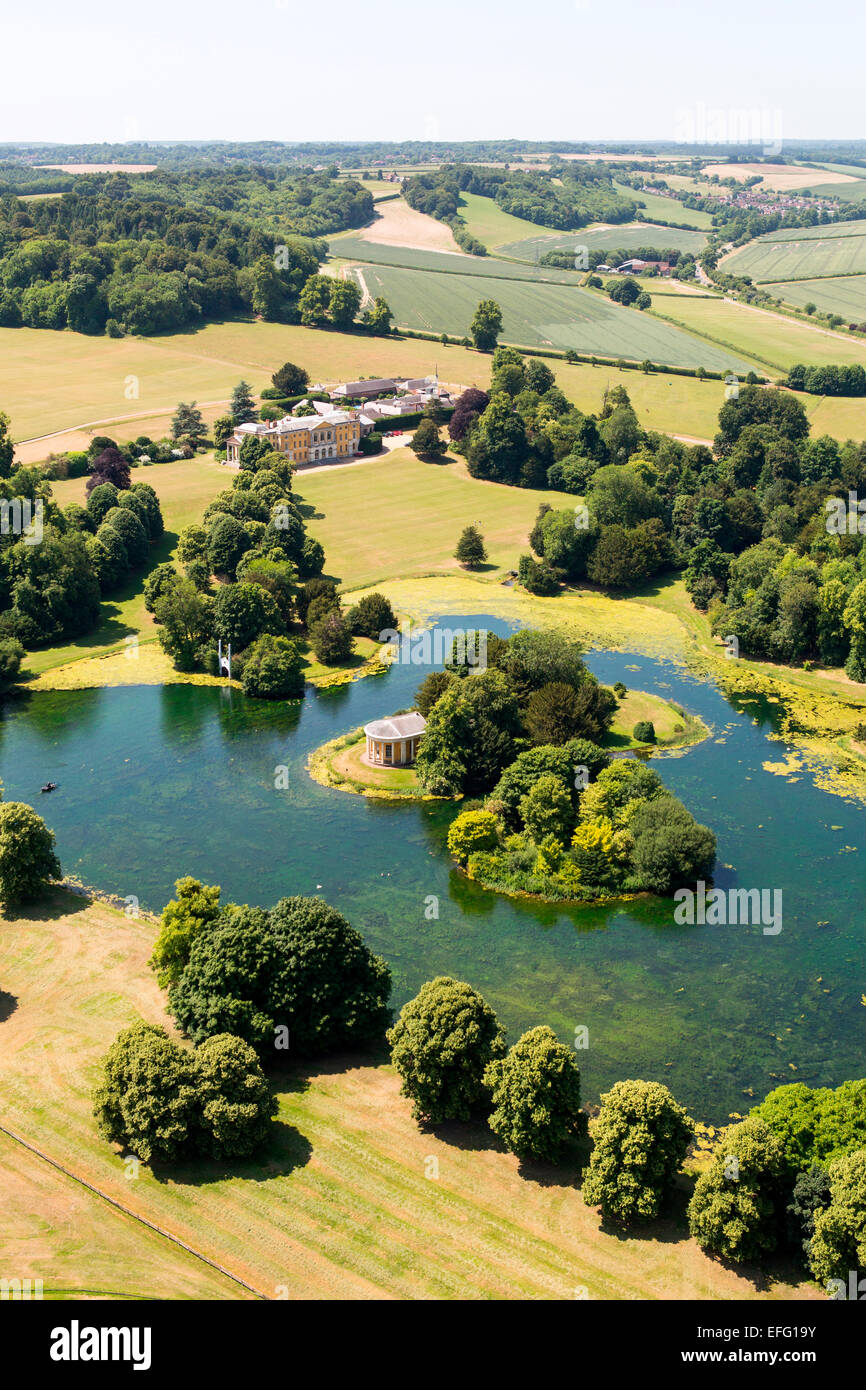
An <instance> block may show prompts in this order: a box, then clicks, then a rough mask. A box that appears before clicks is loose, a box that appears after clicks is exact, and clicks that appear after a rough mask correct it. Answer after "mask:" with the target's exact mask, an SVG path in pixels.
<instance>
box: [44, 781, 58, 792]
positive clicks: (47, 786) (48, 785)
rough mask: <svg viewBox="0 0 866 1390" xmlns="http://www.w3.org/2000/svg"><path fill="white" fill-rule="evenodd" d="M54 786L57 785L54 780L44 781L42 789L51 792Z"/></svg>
mask: <svg viewBox="0 0 866 1390" xmlns="http://www.w3.org/2000/svg"><path fill="white" fill-rule="evenodd" d="M56 786H57V783H56V782H46V783H45V786H44V787H43V788H42V791H44V792H53V791H54V789H55V787H56Z"/></svg>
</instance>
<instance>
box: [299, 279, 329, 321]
mask: <svg viewBox="0 0 866 1390" xmlns="http://www.w3.org/2000/svg"><path fill="white" fill-rule="evenodd" d="M331 281H332V277H331V276H330V275H311V276H310V278H309V279H308V280H307V282H306V284H305V285H304V288H303V289H302V290H301V294H300V297H299V299H298V309H299V310H300V314H301V323H303V324H306V325H307V327H308V328H320V327H321V326H322V325H323V324H325V323H327V322H328V311H329V309H330V307H331Z"/></svg>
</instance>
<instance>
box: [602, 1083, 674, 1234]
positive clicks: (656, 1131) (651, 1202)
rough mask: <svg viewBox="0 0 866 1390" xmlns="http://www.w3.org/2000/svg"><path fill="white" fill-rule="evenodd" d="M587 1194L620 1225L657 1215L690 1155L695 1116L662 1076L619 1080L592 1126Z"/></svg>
mask: <svg viewBox="0 0 866 1390" xmlns="http://www.w3.org/2000/svg"><path fill="white" fill-rule="evenodd" d="M591 1130H592V1138H593V1150H592V1158H591V1159H590V1163H589V1168H588V1170H587V1174H586V1177H585V1179H584V1183H583V1199H584V1201H585V1202H587V1203H588V1204H589V1205H590V1206H600V1207H601V1211H602V1215H603V1217H604V1219H605V1220H606V1221H611V1222H613V1223H615V1224H616V1225H618V1226H631V1225H632V1224H633V1223H635V1222H640V1221H653V1220H654V1219H655V1218H656V1217H657V1216H658V1214H659V1211H660V1209H661V1205H662V1202H663V1201H664V1198H665V1196H666V1195H667V1193H668V1192H669V1191H670V1189H671V1187H672V1186H673V1182H674V1178H675V1177H676V1175H677V1172H678V1171H679V1168H680V1165H681V1164H682V1162H683V1159H684V1158H685V1156H686V1150H687V1148H688V1146H689V1144H690V1142H691V1140H692V1138H693V1136H694V1121H693V1120H691V1119H690V1118H689V1116H688V1115H687V1114H686V1111H685V1110H684V1109H683V1107H682V1106H681V1105H679V1104H678V1103H677V1102H676V1101H675V1100H674V1098H673V1096H672V1095H671V1093H670V1091H669V1090H668V1088H667V1086H662V1085H661V1084H660V1082H658V1081H618V1082H617V1083H616V1085H615V1086H612V1087H611V1089H610V1090H609V1091H608V1092H607V1094H606V1095H603V1096H602V1097H601V1112H600V1114H599V1116H598V1119H597V1120H596V1121H595V1123H594V1124H593V1125H592V1126H591Z"/></svg>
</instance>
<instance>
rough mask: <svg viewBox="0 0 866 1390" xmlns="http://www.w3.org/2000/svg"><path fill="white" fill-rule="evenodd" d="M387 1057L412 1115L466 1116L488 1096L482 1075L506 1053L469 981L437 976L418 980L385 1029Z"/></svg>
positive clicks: (430, 1118) (428, 1119) (435, 1118)
mask: <svg viewBox="0 0 866 1390" xmlns="http://www.w3.org/2000/svg"><path fill="white" fill-rule="evenodd" d="M388 1042H389V1043H390V1044H391V1061H392V1062H393V1064H394V1066H395V1067H396V1069H397V1071H398V1073H399V1075H400V1077H401V1079H402V1082H403V1085H402V1088H401V1094H402V1095H404V1096H406V1097H407V1098H408V1099H409V1100H410V1101H411V1102H412V1114H413V1115H414V1117H415V1119H416V1120H421V1121H423V1122H425V1123H428V1124H440V1123H442V1122H443V1121H444V1120H468V1119H469V1118H470V1117H471V1115H472V1111H473V1110H474V1109H475V1108H476V1107H477V1106H479V1105H480V1104H482V1102H484V1101H485V1100H486V1099H487V1091H486V1088H485V1085H484V1074H485V1072H486V1070H487V1067H488V1066H489V1065H490V1063H491V1062H493V1061H495V1060H496V1059H497V1058H498V1057H501V1056H502V1055H503V1054H504V1052H505V1041H504V1032H503V1029H502V1028H501V1027H500V1026H499V1024H498V1022H497V1019H496V1015H495V1013H494V1012H493V1010H492V1009H491V1008H490V1006H489V1005H488V1004H487V1003H486V1002H485V1001H484V999H483V998H482V997H481V995H480V994H478V993H477V992H476V991H475V990H474V989H473V988H472V987H471V985H467V984H465V983H463V981H461V980H453V979H451V978H449V977H448V976H442V975H440V976H439V977H438V978H437V979H435V980H429V981H428V982H427V984H425V985H422V986H421V989H420V990H419V992H418V994H417V995H416V996H415V998H414V999H411V1000H410V1001H409V1003H408V1004H404V1005H403V1008H402V1009H401V1010H400V1017H399V1019H398V1020H397V1022H396V1024H395V1025H394V1027H393V1028H391V1029H390V1030H389V1032H388Z"/></svg>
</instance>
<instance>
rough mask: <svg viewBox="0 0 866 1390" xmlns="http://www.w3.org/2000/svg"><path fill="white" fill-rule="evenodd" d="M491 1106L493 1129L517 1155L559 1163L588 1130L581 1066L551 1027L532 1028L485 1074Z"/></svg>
mask: <svg viewBox="0 0 866 1390" xmlns="http://www.w3.org/2000/svg"><path fill="white" fill-rule="evenodd" d="M484 1084H485V1085H486V1086H487V1088H488V1089H489V1091H490V1093H491V1097H492V1102H493V1111H492V1113H491V1115H490V1120H489V1124H490V1128H491V1129H492V1130H493V1133H494V1134H497V1135H498V1136H499V1138H500V1139H501V1140H502V1141H503V1143H504V1144H505V1145H506V1147H507V1148H509V1149H510V1150H511V1152H512V1153H515V1154H517V1156H518V1157H519V1158H536V1159H544V1160H546V1161H547V1162H549V1163H558V1162H559V1160H560V1159H561V1157H562V1153H563V1150H564V1148H565V1146H566V1145H567V1144H568V1143H569V1142H570V1141H571V1140H573V1139H576V1138H578V1137H579V1136H580V1135H582V1134H583V1133H584V1132H585V1129H586V1116H585V1115H584V1113H583V1111H582V1110H581V1108H580V1071H579V1069H578V1066H577V1063H576V1061H575V1058H574V1053H573V1052H572V1051H571V1049H570V1048H567V1047H565V1046H564V1045H563V1044H562V1043H561V1042H560V1041H559V1039H558V1038H557V1036H556V1034H555V1033H554V1032H553V1029H552V1028H545V1027H540V1028H531V1029H530V1030H529V1032H527V1033H524V1034H523V1037H522V1038H520V1039H519V1040H518V1042H516V1043H515V1044H514V1046H513V1047H512V1048H511V1049H510V1050H509V1052H508V1055H507V1056H506V1057H503V1058H501V1059H499V1060H497V1061H494V1062H491V1063H490V1065H489V1067H488V1068H487V1070H486V1071H485V1073H484Z"/></svg>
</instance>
